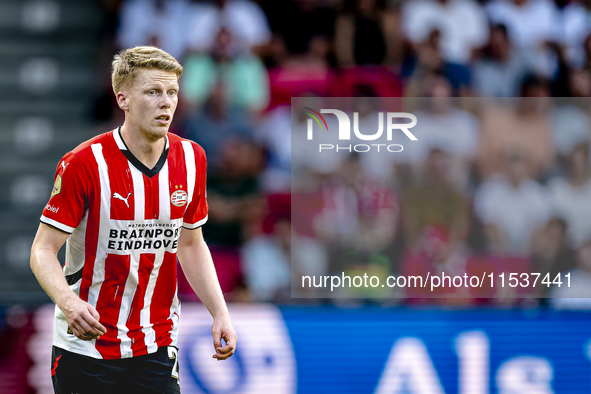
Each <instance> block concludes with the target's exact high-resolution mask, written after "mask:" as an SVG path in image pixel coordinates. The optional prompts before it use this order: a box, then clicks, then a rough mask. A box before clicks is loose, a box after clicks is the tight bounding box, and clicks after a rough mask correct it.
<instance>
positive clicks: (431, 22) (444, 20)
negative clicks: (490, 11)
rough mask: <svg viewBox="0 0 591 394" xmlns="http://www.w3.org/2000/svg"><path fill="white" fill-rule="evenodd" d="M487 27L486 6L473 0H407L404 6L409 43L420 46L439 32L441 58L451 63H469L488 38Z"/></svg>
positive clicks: (405, 26) (403, 22) (404, 19)
mask: <svg viewBox="0 0 591 394" xmlns="http://www.w3.org/2000/svg"><path fill="white" fill-rule="evenodd" d="M487 26H488V24H487V18H486V13H485V12H484V9H483V8H482V6H481V5H480V4H478V3H477V2H476V1H473V0H416V1H407V2H406V3H405V4H404V8H403V14H402V27H403V31H404V34H405V36H406V37H407V38H408V39H409V40H410V42H411V43H412V44H413V45H416V46H419V45H421V44H422V43H424V42H426V41H429V36H430V35H431V34H432V32H433V31H438V32H439V34H440V35H441V38H440V41H441V42H440V47H441V57H442V59H443V60H444V61H446V62H449V63H457V64H462V65H468V64H469V62H470V60H471V59H472V53H473V51H474V50H475V49H479V48H481V47H483V46H484V45H486V42H487V41H488V36H489V30H488V27H487Z"/></svg>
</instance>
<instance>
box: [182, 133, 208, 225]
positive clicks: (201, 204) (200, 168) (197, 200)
mask: <svg viewBox="0 0 591 394" xmlns="http://www.w3.org/2000/svg"><path fill="white" fill-rule="evenodd" d="M192 146H193V150H194V151H195V172H196V173H195V189H194V191H193V198H192V200H191V202H190V203H189V206H188V207H187V210H186V211H185V215H184V216H183V227H185V228H187V229H190V230H195V229H197V228H199V227H201V226H203V225H204V224H205V222H207V213H208V206H207V189H206V183H207V160H206V158H205V152H204V151H203V148H201V147H200V146H199V145H197V144H192Z"/></svg>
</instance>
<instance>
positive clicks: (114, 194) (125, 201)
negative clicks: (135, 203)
mask: <svg viewBox="0 0 591 394" xmlns="http://www.w3.org/2000/svg"><path fill="white" fill-rule="evenodd" d="M129 196H131V192H129V194H128V195H127V197H123V196H122V195H121V194H119V193H117V192H115V193H113V198H116V199H118V200H121V201H123V202H124V203H125V205H127V208H129V203H128V202H127V200H128V199H129Z"/></svg>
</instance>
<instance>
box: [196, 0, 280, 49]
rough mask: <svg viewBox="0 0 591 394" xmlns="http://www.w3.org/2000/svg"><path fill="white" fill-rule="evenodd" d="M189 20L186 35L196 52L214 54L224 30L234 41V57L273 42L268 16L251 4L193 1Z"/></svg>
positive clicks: (224, 0)
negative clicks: (211, 52)
mask: <svg viewBox="0 0 591 394" xmlns="http://www.w3.org/2000/svg"><path fill="white" fill-rule="evenodd" d="M187 18H188V19H187V25H186V30H185V34H186V35H187V40H188V45H189V48H190V49H191V50H193V51H199V52H210V51H211V50H212V49H213V48H215V47H216V46H217V44H216V40H217V36H218V33H219V32H220V31H221V30H222V29H225V30H226V31H228V33H229V34H230V35H231V37H233V39H232V41H231V42H230V44H229V47H228V48H227V51H228V54H229V55H230V56H234V55H236V54H239V53H244V52H249V51H251V50H254V51H256V50H257V49H258V48H259V47H261V46H264V45H266V44H268V43H269V41H270V40H271V32H270V30H269V22H268V21H267V17H266V15H265V13H264V12H263V10H262V9H261V8H260V7H259V6H258V4H256V3H254V2H252V1H250V0H213V1H211V2H201V1H199V2H198V1H193V2H192V4H191V6H190V9H189V10H188V12H187Z"/></svg>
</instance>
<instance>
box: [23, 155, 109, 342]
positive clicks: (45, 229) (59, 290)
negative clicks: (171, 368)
mask: <svg viewBox="0 0 591 394" xmlns="http://www.w3.org/2000/svg"><path fill="white" fill-rule="evenodd" d="M89 179H90V176H89V173H88V171H86V169H85V166H84V165H83V164H82V162H81V161H80V160H79V159H78V157H77V156H76V155H75V154H74V153H72V152H69V153H67V154H66V155H65V156H64V157H63V158H62V160H60V163H59V164H58V166H57V169H56V173H55V178H54V180H55V183H54V185H53V190H52V192H51V197H50V198H49V202H48V204H47V205H46V206H45V208H44V209H43V215H42V216H41V219H40V220H41V224H40V225H39V229H38V230H37V235H36V236H35V240H34V241H33V247H32V249H31V269H32V271H33V273H34V274H35V276H36V277H37V280H38V281H39V284H40V285H41V287H43V289H44V290H45V291H46V292H47V294H48V295H49V296H50V297H51V299H52V300H53V301H54V302H55V303H56V304H57V306H58V307H59V308H60V309H61V310H62V312H63V313H64V315H65V317H66V321H67V322H68V325H69V327H70V329H71V330H72V332H73V333H74V335H76V336H77V337H78V338H80V339H83V340H91V339H93V338H96V337H97V336H99V335H101V334H104V333H106V330H105V327H103V325H102V324H100V323H99V314H98V313H97V311H96V309H95V308H94V307H93V306H92V305H90V304H88V303H87V302H84V301H83V300H81V299H80V298H79V297H78V296H77V295H76V293H74V292H73V291H72V290H71V289H70V287H69V286H68V283H67V281H66V278H65V276H64V272H63V271H62V267H61V264H60V263H59V261H58V259H57V253H58V251H59V250H60V248H61V247H62V245H63V244H64V243H65V242H66V240H67V239H68V236H69V235H70V233H72V231H74V230H75V228H76V227H78V225H79V223H80V221H81V219H82V217H83V215H84V212H85V210H86V205H87V201H88V194H89V186H88V182H89Z"/></svg>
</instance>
